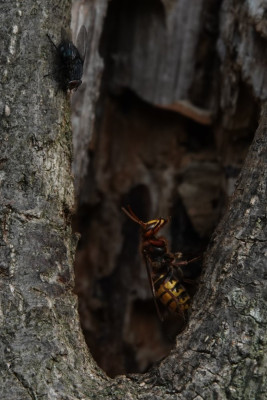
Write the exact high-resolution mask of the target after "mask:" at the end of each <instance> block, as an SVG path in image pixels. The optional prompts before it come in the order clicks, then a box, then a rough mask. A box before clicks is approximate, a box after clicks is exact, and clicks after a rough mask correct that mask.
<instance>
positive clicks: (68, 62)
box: [45, 26, 87, 91]
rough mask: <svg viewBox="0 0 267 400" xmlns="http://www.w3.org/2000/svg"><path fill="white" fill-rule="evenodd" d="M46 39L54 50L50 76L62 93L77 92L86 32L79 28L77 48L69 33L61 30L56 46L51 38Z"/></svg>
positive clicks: (80, 79)
mask: <svg viewBox="0 0 267 400" xmlns="http://www.w3.org/2000/svg"><path fill="white" fill-rule="evenodd" d="M47 37H48V39H49V41H50V43H51V44H52V46H53V48H54V49H55V56H56V57H55V62H56V68H55V69H54V71H53V72H52V73H50V74H47V75H45V76H49V75H53V76H54V78H55V79H56V81H57V82H58V84H59V88H60V89H61V90H63V91H68V90H69V91H72V90H75V91H76V90H77V89H78V87H79V86H80V85H81V83H82V75H83V65H84V60H85V56H86V47H87V31H86V29H85V27H84V26H82V27H81V29H80V31H79V34H78V37H77V47H76V46H75V45H74V44H73V42H72V41H71V39H70V33H67V31H66V30H65V29H63V28H62V29H61V42H60V43H59V45H58V46H57V45H56V44H55V43H54V42H53V40H52V39H51V37H50V36H49V35H48V34H47Z"/></svg>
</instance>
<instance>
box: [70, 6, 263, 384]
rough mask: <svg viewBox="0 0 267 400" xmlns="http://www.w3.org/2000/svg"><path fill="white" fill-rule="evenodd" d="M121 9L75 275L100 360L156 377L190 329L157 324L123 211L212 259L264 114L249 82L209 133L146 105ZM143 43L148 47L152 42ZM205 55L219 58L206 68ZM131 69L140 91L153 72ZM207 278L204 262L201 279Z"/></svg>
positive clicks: (107, 51) (198, 89) (81, 214)
mask: <svg viewBox="0 0 267 400" xmlns="http://www.w3.org/2000/svg"><path fill="white" fill-rule="evenodd" d="M122 3H123V2H121V1H117V0H112V1H111V2H110V7H109V12H108V14H107V17H106V20H105V25H104V30H103V35H102V41H101V44H100V53H101V55H102V56H103V58H104V63H105V70H104V74H103V79H102V85H101V93H100V99H99V101H98V104H97V109H96V121H95V130H94V134H93V137H92V139H91V142H90V145H89V158H90V163H89V166H88V172H87V177H86V179H85V182H84V185H83V187H82V188H81V190H80V194H79V199H78V211H77V215H76V217H75V220H74V225H75V231H79V232H81V235H82V236H81V240H80V243H79V246H78V250H77V255H76V266H75V268H76V292H77V293H78V295H79V311H80V316H81V323H82V327H83V331H84V335H85V339H86V341H87V344H88V346H89V348H90V350H91V352H92V354H93V356H94V358H95V360H96V361H97V362H98V364H99V365H100V366H101V368H103V369H104V370H105V371H106V372H107V374H108V375H110V376H112V377H113V376H116V375H118V374H123V373H128V372H144V371H146V370H147V369H148V368H149V367H150V366H151V365H153V363H154V362H156V361H158V360H160V359H162V358H163V357H165V356H166V355H167V354H168V353H169V351H170V349H171V348H172V347H173V346H174V344H175V337H176V334H177V333H179V332H180V331H181V330H182V329H183V324H182V323H181V321H175V320H173V319H171V318H170V319H168V320H167V321H166V323H164V324H163V325H162V324H160V323H159V321H158V319H157V315H156V312H155V309H154V307H153V300H152V298H151V293H150V289H149V286H148V282H147V276H146V271H145V268H144V265H143V264H142V260H141V257H140V254H139V251H138V247H139V232H138V227H137V226H134V224H132V223H131V221H129V220H126V219H125V217H124V215H123V214H122V212H121V206H125V205H127V204H130V205H131V206H132V208H133V209H134V211H135V213H136V214H137V215H138V216H139V217H140V218H141V219H144V220H148V219H150V218H153V217H158V216H159V215H161V216H163V217H165V216H171V217H172V218H171V222H170V224H169V226H168V228H167V229H166V230H165V232H164V235H165V236H166V237H167V239H168V240H169V243H170V248H171V250H172V251H181V252H183V253H184V254H185V256H186V258H190V257H192V256H195V255H198V254H200V253H202V252H203V251H204V249H205V248H206V246H207V244H208V242H209V239H210V237H211V235H212V232H213V231H214V229H215V227H216V225H217V223H218V221H219V219H220V218H221V216H222V215H223V213H224V210H225V209H226V206H227V203H228V197H229V196H230V195H231V194H232V193H233V190H234V185H235V181H236V179H237V176H238V174H239V172H240V169H241V167H242V163H243V161H244V159H245V157H246V154H247V150H248V148H249V145H250V143H251V140H252V138H253V134H254V132H255V129H256V126H257V119H258V113H259V106H258V103H257V102H256V101H255V100H254V97H253V94H252V90H251V89H250V87H249V86H248V85H247V84H245V83H242V84H241V83H240V82H238V90H236V92H235V102H234V107H233V108H232V109H230V108H227V107H228V106H227V105H225V104H221V109H220V112H218V114H217V117H216V118H215V119H214V122H213V124H212V125H208V126H207V125H206V126H204V125H201V124H199V123H197V122H195V121H192V120H190V119H188V118H185V117H183V116H181V115H180V114H179V113H177V112H173V111H170V110H164V109H161V108H159V107H157V106H155V105H154V104H153V102H151V103H149V102H147V101H145V100H144V98H142V97H140V96H138V95H137V94H136V92H134V91H133V90H132V89H133V87H132V85H131V84H130V82H131V81H130V80H129V79H128V78H129V76H128V75H127V74H128V72H129V71H128V72H127V71H126V70H125V68H123V65H125V64H124V62H125V59H124V58H123V56H125V54H126V53H127V52H128V53H129V52H131V50H132V49H131V45H132V43H133V41H134V40H133V38H134V35H133V32H134V29H133V25H130V22H129V19H130V17H129V15H130V14H129V15H128V12H129V10H128V9H127V7H126V6H125V7H124V6H122ZM156 3H157V4H156ZM158 3H159V2H155V3H154V2H153V1H151V2H149V4H150V6H151V7H152V4H154V5H155V4H156V7H155V9H154V11H155V13H154V14H153V13H152V14H151V19H150V18H149V19H148V21H152V20H153V21H154V23H155V25H156V26H157V27H158V28H159V29H164V18H165V13H164V9H163V8H162V7H161V5H160V3H159V4H158ZM129 4H130V3H129ZM131 4H132V5H131V7H133V8H134V15H135V17H136V18H137V20H138V18H140V15H139V14H138V12H137V11H140V12H141V11H142V12H141V14H142V17H144V15H146V16H148V15H149V12H148V9H147V7H148V4H146V6H145V9H143V8H142V7H141V5H140V4H141V3H140V2H138V4H137V3H136V4H134V5H133V3H131ZM139 6H140V7H139ZM135 13H136V14H135ZM153 16H155V19H153V18H154V17H153ZM142 17H141V19H142ZM120 21H121V25H120ZM119 25H120V26H119ZM137 25H138V23H137ZM151 29H152V28H151ZM153 29H155V26H154V28H153ZM210 29H211V28H210ZM118 33H119V34H118ZM131 35H132V36H131ZM216 35H217V32H214V33H213V37H212V38H209V40H210V42H209V43H208V44H207V48H206V50H205V51H204V50H203V51H204V54H202V55H201V54H199V57H203V63H202V61H201V62H199V64H198V68H199V71H198V72H199V74H200V75H199V76H206V78H205V79H206V81H207V80H208V78H207V76H209V74H207V75H205V73H207V71H206V69H209V68H211V69H212V74H214V75H216V76H217V79H219V75H218V70H217V60H213V61H212V56H211V54H212V50H211V47H212V46H214V45H215V39H216ZM163 36H164V35H163ZM144 41H145V44H144V48H145V49H149V35H148V36H147V37H145V39H144ZM146 41H147V42H146ZM123 46H126V47H127V49H126V47H125V49H126V50H127V51H126V53H125V54H123V52H122V49H123V48H124V47H123ZM146 51H147V50H146ZM152 51H153V49H152ZM199 51H200V53H201V49H199ZM213 51H214V49H213ZM210 52H211V53H210ZM205 54H206V56H207V54H209V56H208V57H211V58H210V59H209V60H206V62H207V63H206V64H205V62H204V59H205V57H206V56H205ZM128 56H129V54H128ZM128 56H127V57H128ZM148 57H149V54H148ZM128 61H129V60H128ZM128 61H127V63H128ZM120 62H122V64H120V65H121V66H120V68H118V63H120ZM151 62H152V61H151ZM128 65H129V64H128ZM147 65H149V63H148V64H147ZM151 67H152V65H151ZM131 68H132V65H131ZM201 68H202V69H205V71H201ZM133 71H134V73H135V82H136V81H138V79H139V78H140V82H142V79H143V76H142V75H144V76H148V75H149V73H150V70H149V68H147V69H146V70H142V71H138V69H136V70H133ZM125 74H126V75H125ZM125 76H127V79H126V80H125ZM201 79H202V78H201ZM212 80H213V78H212ZM206 81H205V82H206ZM125 82H127V85H126V86H124V83H125ZM140 82H139V84H140V85H141V83H140ZM205 87H206V86H205V85H204V86H198V85H197V79H196V82H195V86H192V88H191V89H192V90H191V92H190V93H191V94H190V95H191V96H192V99H194V101H195V103H196V104H198V105H199V106H200V107H201V106H202V107H203V108H205V107H206V106H207V104H209V101H210V99H208V98H203V102H201V96H202V95H203V93H204V92H205ZM214 93H217V92H216V91H213V94H214ZM217 95H218V94H216V96H217ZM217 100H218V98H217ZM216 107H217V106H216ZM216 107H215V108H216ZM192 268H193V267H192ZM199 269H200V265H196V266H195V272H194V274H195V276H198V275H199ZM195 290H196V287H193V288H192V294H194V292H195Z"/></svg>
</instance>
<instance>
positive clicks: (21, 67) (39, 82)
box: [0, 1, 94, 400]
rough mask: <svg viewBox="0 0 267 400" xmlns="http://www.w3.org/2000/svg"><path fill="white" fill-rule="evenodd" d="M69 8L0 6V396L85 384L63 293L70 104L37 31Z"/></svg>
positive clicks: (68, 268) (70, 281)
mask: <svg viewBox="0 0 267 400" xmlns="http://www.w3.org/2000/svg"><path fill="white" fill-rule="evenodd" d="M70 6H71V4H70V2H69V1H62V2H61V3H60V5H55V4H54V2H50V1H47V2H36V1H33V2H31V1H27V2H24V3H21V4H20V3H18V2H15V1H10V2H8V3H7V2H2V3H1V10H0V14H1V24H0V25H1V28H0V29H1V37H2V38H3V44H2V45H1V52H2V54H1V64H2V68H1V253H0V257H1V261H0V275H1V356H0V360H1V361H0V362H1V367H0V371H1V384H0V387H1V389H0V392H1V394H0V398H1V399H2V400H7V399H9V400H11V399H14V400H15V399H20V400H24V399H25V400H26V399H40V398H47V399H51V400H52V399H63V398H65V399H77V398H81V397H87V396H89V392H90V390H91V387H92V385H93V384H92V383H91V378H90V374H91V373H92V371H93V368H94V366H93V365H94V364H92V365H91V367H90V363H89V360H90V357H89V355H88V352H87V348H86V345H85V343H84V340H83V336H82V333H81V330H80V326H79V319H78V313H77V301H76V297H75V296H74V294H73V285H74V274H73V268H72V264H73V258H74V251H75V246H76V242H77V239H76V238H75V237H74V236H73V235H72V232H71V227H70V216H71V214H72V209H73V183H72V178H71V173H70V171H71V147H72V145H71V137H72V136H71V125H70V121H69V114H70V109H69V106H68V99H67V97H66V95H65V94H63V93H58V95H57V96H55V92H56V90H57V87H56V83H55V82H54V81H53V80H52V79H51V78H44V75H45V74H46V73H47V72H48V71H51V70H52V69H53V68H54V66H53V64H52V60H53V56H52V50H51V45H50V44H49V41H48V40H47V37H46V33H47V32H49V33H50V35H51V36H52V37H53V38H55V40H56V41H59V40H60V27H61V23H62V24H63V25H64V26H68V25H69V23H70V18H69V16H70V13H69V11H70ZM62 16H64V18H62ZM55 26H57V27H58V28H57V29H55ZM83 382H84V383H83ZM89 388H90V389H89Z"/></svg>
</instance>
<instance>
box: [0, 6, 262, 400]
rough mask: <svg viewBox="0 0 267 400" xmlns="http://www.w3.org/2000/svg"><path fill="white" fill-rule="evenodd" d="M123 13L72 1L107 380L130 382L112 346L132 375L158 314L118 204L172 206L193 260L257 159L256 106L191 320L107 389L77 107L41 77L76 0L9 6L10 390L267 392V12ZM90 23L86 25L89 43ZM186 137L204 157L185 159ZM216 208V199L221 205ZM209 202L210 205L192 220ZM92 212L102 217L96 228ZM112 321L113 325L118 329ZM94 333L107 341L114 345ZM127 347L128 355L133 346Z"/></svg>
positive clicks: (5, 132)
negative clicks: (81, 66) (138, 335)
mask: <svg viewBox="0 0 267 400" xmlns="http://www.w3.org/2000/svg"><path fill="white" fill-rule="evenodd" d="M125 4H126V2H122V1H119V0H112V1H111V2H110V4H109V8H108V9H107V1H105V0H102V1H101V2H99V1H95V2H90V4H89V2H88V4H87V2H85V4H84V5H83V3H82V2H77V3H75V5H74V6H75V7H77V8H76V13H78V12H81V9H82V7H84V9H83V11H84V10H87V11H86V12H85V13H84V16H83V17H82V18H84V23H85V26H86V28H87V29H88V36H89V40H90V45H89V50H90V53H89V56H88V59H87V60H88V61H87V62H86V66H85V74H84V87H81V88H80V89H79V90H78V91H77V93H75V97H74V96H73V98H72V99H73V107H74V114H73V130H74V138H73V140H74V162H73V165H74V166H73V169H74V174H75V182H76V188H77V197H78V217H77V218H76V223H75V224H74V226H75V227H78V229H79V230H80V231H82V234H83V236H82V241H81V243H80V245H79V249H78V252H77V257H76V269H77V282H76V290H77V291H78V292H79V295H80V312H81V317H82V324H83V329H84V334H85V336H86V334H87V333H88V332H89V333H88V337H89V339H88V337H87V339H88V340H87V341H88V342H90V337H92V336H93V334H92V332H97V330H102V333H103V334H105V335H106V336H107V338H108V343H106V344H104V345H103V346H104V347H103V349H104V355H103V354H100V355H99V354H98V356H99V359H100V360H103V359H104V358H105V357H106V359H107V367H106V371H108V372H109V371H110V375H112V374H113V375H116V374H118V373H120V372H121V371H122V372H125V370H126V371H127V368H125V369H123V368H122V367H118V368H117V367H116V366H114V365H113V366H111V364H112V362H113V363H114V357H115V354H114V350H113V349H112V347H113V346H114V347H115V350H116V351H117V352H118V354H119V357H118V359H119V362H120V360H121V364H120V365H123V362H124V361H125V360H128V359H130V358H131V356H132V347H131V346H130V344H131V342H130V341H128V342H126V341H125V336H124V335H125V332H126V333H127V335H128V339H129V336H130V335H131V333H132V332H133V331H134V329H135V327H134V326H133V325H132V324H134V321H137V323H138V321H139V323H140V321H144V320H150V319H151V317H150V314H148V313H147V312H146V308H145V307H143V310H142V311H143V316H142V315H141V314H140V313H141V311H140V308H142V304H143V305H144V304H145V303H142V304H141V307H139V308H138V307H137V308H136V310H135V317H134V318H133V317H131V314H130V312H131V310H133V309H134V304H137V303H138V301H139V302H140V299H141V300H142V301H145V302H146V304H148V302H147V299H148V297H149V291H148V289H147V288H146V286H145V283H144V282H145V277H144V275H143V272H142V271H143V270H142V269H141V267H140V268H139V265H140V260H138V251H137V247H138V237H137V233H136V231H133V230H131V229H132V228H131V225H130V224H131V221H126V219H123V217H122V216H121V213H120V205H125V203H126V201H128V200H129V201H131V203H133V204H135V205H136V207H137V208H138V207H139V211H140V212H142V213H143V215H144V216H145V217H149V214H150V210H152V213H153V215H152V216H153V217H155V215H156V216H157V215H159V213H162V214H163V215H170V214H171V213H170V211H172V215H175V218H176V219H177V220H178V221H181V219H182V220H183V221H184V225H185V226H186V227H187V230H185V228H184V230H181V227H180V228H179V230H178V233H177V230H176V231H175V229H176V225H175V223H174V224H173V225H172V229H171V230H170V231H169V233H167V236H168V238H169V239H170V240H171V239H172V242H173V247H174V248H175V249H176V250H180V248H182V249H186V248H187V246H188V241H189V238H190V241H191V242H192V243H193V245H194V247H196V246H199V247H200V246H201V245H203V243H204V244H205V243H206V241H207V239H208V237H209V235H210V234H211V232H212V230H213V229H214V226H215V225H216V223H217V221H218V219H219V217H220V215H221V213H222V212H223V210H224V207H225V203H226V202H227V194H230V192H231V187H232V186H233V181H234V178H235V175H236V174H233V173H230V172H231V171H233V170H234V171H237V172H238V171H239V168H240V165H241V163H242V162H243V160H244V158H245V156H246V152H247V147H248V143H249V142H250V138H251V136H252V135H251V132H252V131H254V130H255V126H256V122H255V121H256V119H257V116H258V110H259V109H261V116H260V124H259V127H258V129H257V132H256V134H255V137H254V140H253V142H252V144H251V147H250V150H249V152H248V154H247V156H246V160H245V163H244V165H243V167H242V171H241V173H240V175H239V177H238V181H237V183H236V187H235V191H234V194H233V196H232V197H231V199H230V202H229V206H228V207H226V208H225V212H224V216H223V218H222V220H221V222H220V224H219V225H218V227H217V229H216V231H215V233H214V234H213V236H212V239H211V240H210V243H209V248H208V250H207V252H206V255H205V262H204V270H203V273H202V275H201V283H200V286H199V288H198V291H197V293H196V294H195V296H194V298H193V302H192V310H191V315H190V320H189V323H188V325H187V326H186V327H185V329H184V330H183V332H182V333H180V334H179V336H178V337H177V342H176V345H175V347H174V349H173V350H172V352H171V354H170V355H169V356H167V357H166V358H165V359H164V360H163V361H161V362H160V363H158V364H157V365H155V366H154V368H153V369H151V370H150V371H149V372H147V373H144V374H135V375H130V376H125V375H123V376H120V377H117V378H115V379H110V378H108V377H106V375H105V373H104V372H102V370H101V369H100V368H99V367H98V366H97V365H96V364H95V362H94V360H93V358H92V357H91V355H90V354H89V352H88V350H87V346H86V343H85V340H84V337H83V334H82V331H81V329H80V323H79V316H78V310H77V298H76V295H74V294H73V287H74V274H73V268H72V264H73V260H74V253H75V246H76V243H77V237H76V236H75V235H74V234H73V233H72V230H71V226H70V225H71V216H72V213H73V210H74V191H73V183H72V177H71V160H72V145H71V128H70V120H69V118H70V109H69V106H68V103H69V97H68V95H66V94H65V93H62V92H58V94H57V96H56V95H55V94H56V91H57V85H56V83H55V82H54V81H53V77H51V76H50V77H46V78H44V75H46V74H47V73H48V72H50V71H52V70H53V68H54V66H53V54H52V49H51V46H50V44H49V41H48V40H47V37H46V33H49V34H50V35H51V36H52V38H53V40H55V42H56V43H58V42H59V41H60V27H61V24H62V25H63V26H65V27H66V26H68V25H69V23H70V17H69V16H70V2H68V1H62V2H60V5H54V4H53V5H51V3H50V2H48V1H44V2H42V4H36V2H33V1H30V0H28V1H27V2H24V3H23V4H19V3H17V2H14V1H11V2H9V3H8V5H7V4H4V3H2V4H1V17H0V21H1V22H2V23H1V25H0V26H1V28H0V30H1V33H2V35H1V36H2V37H3V38H4V42H3V44H2V58H1V64H2V66H3V68H2V71H3V72H2V76H1V93H2V96H1V100H0V107H1V138H2V140H1V160H0V166H1V225H0V226H1V228H0V229H1V253H0V257H1V262H0V274H1V314H0V315H1V392H0V394H1V396H0V397H1V399H3V400H5V399H8V400H13V399H14V400H15V399H23V400H24V399H39V398H40V399H41V398H47V399H102V398H103V399H104V398H106V399H110V398H115V399H201V398H203V399H215V398H219V399H226V398H227V399H264V398H265V393H266V391H267V388H266V380H265V379H264V377H265V375H266V357H265V353H266V335H265V329H266V326H265V324H266V303H265V297H264V296H265V291H266V286H265V281H264V278H265V263H266V261H265V260H266V209H265V204H266V181H267V180H266V140H267V139H266V127H267V105H266V103H264V101H265V99H266V90H267V86H266V57H264V56H265V54H266V38H267V30H266V20H264V7H263V5H262V2H260V1H257V2H251V1H249V0H247V1H245V2H242V4H239V3H238V4H236V2H235V1H234V0H229V1H227V0H224V1H222V2H221V7H220V8H219V7H218V6H217V7H215V6H214V4H213V2H211V1H208V0H203V1H201V2H200V1H199V2H198V4H197V6H196V4H195V2H193V1H182V0H180V1H179V0H176V1H166V0H165V1H162V2H160V1H152V0H151V1H149V2H146V4H145V5H144V4H143V2H140V1H137V2H127V7H126V6H125ZM256 4H257V6H256ZM86 7H87V8H86ZM106 12H107V17H106V19H105V20H104V15H105V13H106ZM74 15H76V16H77V14H75V13H74ZM92 16H93V17H92ZM80 20H81V19H80ZM80 20H79V21H80ZM218 21H219V23H218ZM114 22H115V23H114ZM178 22H179V23H178ZM78 25H79V24H78V23H77V24H76V23H75V19H74V20H73V27H74V30H76V32H77V31H78ZM6 27H8V28H6ZM55 27H57V28H56V29H55ZM145 28H147V30H146V35H144V29H145ZM218 28H219V29H218ZM7 33H8V34H7ZM98 49H99V51H100V52H101V55H102V58H103V60H104V61H105V71H104V74H103V79H102V87H101V91H100V93H101V96H100V99H99V102H98V107H97V108H96V111H97V113H96V115H97V118H96V124H95V125H94V115H93V114H94V108H95V103H96V100H97V94H98V90H99V85H100V74H101V70H102V66H103V64H102V62H101V60H100V58H99V54H98ZM174 49H175V51H174ZM252 61H253V62H254V64H253V65H252ZM154 82H156V83H155V84H154ZM125 88H127V91H125ZM129 90H131V92H129ZM133 91H134V92H135V94H133ZM79 93H80V95H79ZM136 95H138V97H139V98H138V97H137V96H136ZM140 98H141V99H140ZM143 100H145V101H146V103H144V102H143ZM148 103H149V104H148ZM88 110H89V111H88ZM86 111H87V112H86ZM173 112H174V113H173ZM79 113H80V114H79ZM166 113H167V114H166ZM170 113H172V114H170ZM177 113H178V114H177ZM127 115H128V117H125V116H127ZM181 115H183V116H181ZM184 116H186V117H189V118H190V120H188V119H185V117H184ZM135 118H136V121H137V122H136V125H135ZM80 120H81V122H80ZM152 121H154V123H152ZM190 121H194V122H190ZM192 124H193V125H192ZM195 124H197V125H195ZM200 124H201V125H200ZM177 126H178V129H179V134H176V133H175V132H176V131H175V129H177ZM201 126H202V127H203V126H204V127H205V128H201ZM118 128H119V131H118V130H117V129H118ZM202 129H204V131H203V130H202ZM195 130H197V132H198V133H199V134H200V135H201V138H202V139H203V138H204V139H205V140H204V139H203V140H204V142H201V141H200V139H199V138H198V137H197V138H196V135H195ZM128 131H129V132H130V134H129V135H127V132H128ZM162 132H163V134H162ZM118 133H119V134H118ZM174 137H176V138H178V139H179V140H178V139H177V140H176V139H175V140H174ZM192 138H193V139H194V140H193V139H192ZM209 138H211V139H212V143H213V144H212V146H210V145H209V144H208V142H207V139H209ZM233 138H234V139H235V140H233ZM190 140H191V141H190ZM182 142H183V143H184V142H186V143H187V147H188V148H189V149H190V150H188V149H187V150H186V151H185V150H183V144H182ZM196 143H197V144H196ZM189 145H190V146H191V147H190V146H189ZM206 146H207V147H206ZM192 148H193V150H192ZM191 153H194V154H193V155H192V154H191ZM214 154H216V157H215V156H214ZM90 157H91V158H90ZM217 158H218V159H219V162H218V161H217ZM181 160H182V161H181ZM226 170H227V173H225V171H226ZM229 170H230V172H229ZM203 171H204V172H205V175H204V172H203ZM222 171H223V172H222ZM197 173H198V174H197ZM204 176H205V179H204V178H203V177H204ZM207 176H208V178H207ZM203 182H205V185H206V186H205V188H206V190H205V191H201V185H203ZM215 183H216V184H215ZM192 187H193V188H194V189H196V188H197V192H195V193H197V195H196V196H197V199H196V201H197V203H195V202H193V200H192V197H190V188H191V189H192ZM188 188H189V189H188ZM203 192H205V194H206V196H207V197H205V199H204V200H203V198H202V197H201V196H200V194H203ZM212 193H213V196H212V195H211V194H212ZM222 193H223V194H224V201H222V202H220V201H221V200H220V196H221V194H222ZM212 201H213V204H219V206H218V207H213V211H212V207H211V206H210V203H212ZM218 202H219V203H218ZM126 204H127V203H126ZM196 204H197V206H196ZM198 205H199V208H200V209H201V212H200V211H198V210H197V211H195V210H196V208H198ZM214 209H215V211H214ZM204 211H205V213H204V214H203V212H204ZM81 215H82V216H84V215H86V216H87V217H88V219H87V220H86V221H84V220H83V221H81V218H80V216H81ZM181 216H182V217H181ZM79 218H80V219H79ZM79 221H80V222H79ZM206 221H207V223H206ZM176 222H177V221H176ZM122 226H123V230H122ZM175 232H176V233H175ZM184 238H187V239H188V240H186V241H185V239H184ZM179 246H180V248H178V247H179ZM187 250H188V249H187ZM189 250H190V248H189ZM88 262H90V269H88ZM86 265H87V269H86V270H85V269H84V268H85V266H86ZM99 268H100V269H99ZM101 268H102V269H101ZM88 270H89V272H88ZM80 273H82V274H83V275H82V276H81V275H80ZM137 275H138V276H137ZM88 277H89V278H88ZM82 284H83V285H82ZM130 289H135V290H136V291H135V293H130ZM96 293H98V295H96ZM99 293H100V295H99ZM105 296H107V297H105ZM109 296H110V297H109ZM88 298H89V300H88ZM88 310H89V311H88ZM148 310H149V306H148ZM85 314H87V317H88V319H86V318H84V315H85ZM140 315H141V317H140ZM127 318H128V319H127ZM88 321H89V322H88ZM110 321H111V322H112V323H113V325H109V326H108V327H107V326H106V325H103V324H106V323H108V322H110ZM148 322H149V321H148ZM156 325H157V324H155V322H151V324H150V325H144V327H145V328H144V329H150V328H151V326H154V327H155V330H156V329H158V328H157V326H156ZM88 326H89V328H88ZM102 328H103V329H102ZM90 335H91V336H90ZM143 337H144V336H142V338H143ZM97 340H98V341H97ZM97 340H96V343H97V344H98V346H99V347H100V346H101V343H103V342H101V340H100V339H99V338H98V339H97ZM122 340H123V341H124V345H125V344H127V345H128V352H129V353H130V357H129V356H128V358H127V357H126V356H125V355H123V351H124V349H123V345H119V344H118V343H120V342H122ZM133 343H136V342H134V341H133ZM164 345H165V344H163V345H162V346H163V347H164ZM167 347H168V346H167ZM161 348H162V347H161ZM103 349H102V353H103ZM129 349H130V350H129ZM95 352H96V353H97V351H96V350H95ZM100 353H101V349H100ZM160 354H162V353H160V351H159V353H158V358H160ZM132 357H134V356H132ZM96 358H97V357H96ZM152 361H153V360H152ZM116 362H118V361H116ZM147 363H148V361H147V359H146V360H145V361H144V364H143V365H144V366H145V367H146V366H147V365H148V364H147ZM140 365H141V364H140ZM140 365H139V366H138V368H139V369H140V370H141V369H142V368H141V367H140ZM116 368H117V369H116ZM138 368H137V367H136V369H134V368H132V369H133V370H135V371H137V370H138ZM128 370H131V368H129V369H128Z"/></svg>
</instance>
